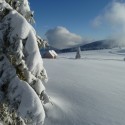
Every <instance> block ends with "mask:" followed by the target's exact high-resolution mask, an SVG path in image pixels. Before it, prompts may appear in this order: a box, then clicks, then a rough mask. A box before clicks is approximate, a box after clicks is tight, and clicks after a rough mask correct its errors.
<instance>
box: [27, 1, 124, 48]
mask: <svg viewBox="0 0 125 125" xmlns="http://www.w3.org/2000/svg"><path fill="white" fill-rule="evenodd" d="M29 2H30V5H31V9H32V10H34V11H35V20H36V24H35V25H34V27H35V29H36V31H37V33H38V34H39V35H40V36H41V37H43V38H47V40H48V42H49V43H50V44H51V45H53V46H54V47H57V48H66V47H71V46H73V45H76V44H85V43H86V42H91V41H95V40H102V39H109V38H110V39H116V40H117V41H118V42H119V43H120V44H124V45H125V35H124V34H125V0H37V2H36V1H35V0H29ZM45 33H46V34H47V35H45ZM45 36H46V37H45Z"/></svg>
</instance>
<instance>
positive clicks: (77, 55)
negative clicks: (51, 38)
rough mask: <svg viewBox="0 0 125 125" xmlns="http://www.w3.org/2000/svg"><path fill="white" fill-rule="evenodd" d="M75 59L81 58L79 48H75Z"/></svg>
mask: <svg viewBox="0 0 125 125" xmlns="http://www.w3.org/2000/svg"><path fill="white" fill-rule="evenodd" d="M75 58H76V59H80V58H81V49H80V47H78V48H77V51H76V56H75Z"/></svg>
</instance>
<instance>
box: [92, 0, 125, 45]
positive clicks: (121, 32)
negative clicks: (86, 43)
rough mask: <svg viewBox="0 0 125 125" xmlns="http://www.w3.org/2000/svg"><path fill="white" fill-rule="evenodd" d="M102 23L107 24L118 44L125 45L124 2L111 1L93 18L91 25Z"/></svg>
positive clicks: (97, 25)
mask: <svg viewBox="0 0 125 125" xmlns="http://www.w3.org/2000/svg"><path fill="white" fill-rule="evenodd" d="M103 25H106V26H108V29H110V30H111V35H112V36H111V37H112V38H114V39H115V40H116V41H118V42H119V45H125V2H121V1H118V0H117V1H113V2H112V3H110V4H109V5H107V6H106V8H105V9H104V11H103V13H101V14H100V15H98V16H97V17H96V18H95V19H94V20H93V26H95V27H99V26H103Z"/></svg>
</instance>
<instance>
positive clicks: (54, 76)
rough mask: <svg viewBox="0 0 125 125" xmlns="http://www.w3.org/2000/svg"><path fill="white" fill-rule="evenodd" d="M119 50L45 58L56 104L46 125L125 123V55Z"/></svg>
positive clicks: (108, 124) (48, 113) (119, 124)
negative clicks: (78, 55) (77, 57)
mask: <svg viewBox="0 0 125 125" xmlns="http://www.w3.org/2000/svg"><path fill="white" fill-rule="evenodd" d="M118 52H120V51H117V50H97V51H86V52H82V59H80V60H75V59H74V58H75V53H65V54H60V55H59V58H58V59H55V60H52V59H44V65H45V68H46V69H47V72H48V76H49V82H48V83H47V84H46V88H47V92H48V93H49V95H50V96H51V98H52V101H53V105H50V104H49V105H46V106H45V108H46V111H47V113H46V120H45V125H125V61H123V59H124V57H125V54H124V53H123V51H122V54H120V53H118Z"/></svg>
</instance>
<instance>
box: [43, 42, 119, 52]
mask: <svg viewBox="0 0 125 125" xmlns="http://www.w3.org/2000/svg"><path fill="white" fill-rule="evenodd" d="M78 47H80V48H81V51H86V50H99V49H111V48H115V47H119V45H118V43H117V42H116V41H115V40H99V41H95V42H91V43H88V44H84V45H77V46H74V47H72V48H66V49H56V48H54V47H52V46H49V48H47V49H45V50H44V51H48V50H55V51H56V52H57V53H67V52H76V50H77V48H78Z"/></svg>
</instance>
